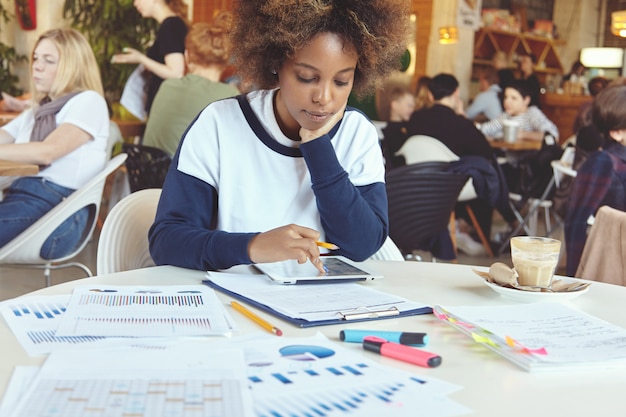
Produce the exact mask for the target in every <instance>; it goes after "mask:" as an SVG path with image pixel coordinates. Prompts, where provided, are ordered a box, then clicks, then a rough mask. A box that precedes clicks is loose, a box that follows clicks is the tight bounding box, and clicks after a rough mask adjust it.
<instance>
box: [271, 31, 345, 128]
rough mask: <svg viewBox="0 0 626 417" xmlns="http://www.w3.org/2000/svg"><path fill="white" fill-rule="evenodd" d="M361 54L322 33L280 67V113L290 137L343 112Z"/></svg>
mask: <svg viewBox="0 0 626 417" xmlns="http://www.w3.org/2000/svg"><path fill="white" fill-rule="evenodd" d="M356 63H357V55H356V52H354V50H353V48H352V46H351V45H344V43H343V41H342V40H341V38H340V37H339V36H337V35H336V34H333V33H326V32H325V33H320V34H318V35H316V36H315V37H314V38H313V39H311V42H310V43H309V44H307V45H306V46H305V47H303V48H302V49H301V50H299V51H297V52H296V54H295V56H294V57H293V58H292V59H287V60H286V61H285V62H284V63H283V65H282V66H281V68H280V69H279V70H278V86H279V88H280V90H279V91H278V94H277V98H276V110H275V111H276V116H277V118H278V123H279V125H280V127H281V129H282V130H283V133H285V135H286V136H288V137H290V138H292V139H294V138H296V137H297V135H298V132H299V130H300V128H301V127H302V128H304V129H307V130H317V129H319V128H320V127H322V126H324V125H325V124H326V123H327V122H328V120H329V119H330V118H331V116H332V115H333V114H336V113H337V112H343V110H344V108H345V106H346V104H347V102H348V96H349V95H350V91H351V90H352V84H353V83H354V72H355V70H356Z"/></svg>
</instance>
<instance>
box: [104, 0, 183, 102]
mask: <svg viewBox="0 0 626 417" xmlns="http://www.w3.org/2000/svg"><path fill="white" fill-rule="evenodd" d="M134 5H135V8H137V10H138V11H139V13H141V15H142V16H143V17H146V18H152V19H155V20H156V21H157V22H159V28H158V30H157V33H156V36H155V39H154V43H153V44H152V45H151V46H150V47H149V48H148V50H147V51H146V54H145V55H144V54H142V53H141V52H139V51H138V50H136V49H133V48H124V51H123V52H124V53H123V54H116V55H114V56H113V58H112V59H111V62H112V63H114V64H142V65H143V66H144V68H145V71H144V74H143V76H144V77H145V79H146V86H145V91H146V104H145V109H146V112H147V113H150V107H152V101H153V100H154V96H156V93H157V91H158V90H159V87H160V86H161V83H162V82H163V80H164V79H167V78H182V76H183V75H185V55H184V53H185V37H186V36H187V30H188V25H187V5H186V4H185V3H184V2H183V0H136V1H135V2H134Z"/></svg>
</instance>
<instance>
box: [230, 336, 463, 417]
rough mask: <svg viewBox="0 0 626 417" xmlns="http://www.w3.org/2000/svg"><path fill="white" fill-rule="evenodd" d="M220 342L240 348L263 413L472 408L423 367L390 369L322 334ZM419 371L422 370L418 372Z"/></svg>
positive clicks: (296, 416) (432, 412) (302, 415)
mask: <svg viewBox="0 0 626 417" xmlns="http://www.w3.org/2000/svg"><path fill="white" fill-rule="evenodd" d="M219 344H220V345H227V346H230V347H237V348H241V349H242V350H243V351H244V353H245V359H246V364H247V367H248V381H249V385H250V388H251V390H252V395H253V403H254V409H255V411H256V414H257V415H258V416H293V417H306V416H322V415H326V416H334V415H348V414H349V415H354V416H394V417H403V416H407V417H409V416H410V417H414V416H415V415H416V411H415V410H419V411H420V412H419V414H420V415H427V416H429V417H443V416H459V415H465V414H468V413H470V412H471V410H469V409H468V408H467V407H465V406H463V405H461V404H459V403H457V402H455V401H452V400H450V399H449V398H447V395H449V394H451V393H453V392H456V391H458V390H460V389H462V387H461V386H458V385H455V384H450V383H448V382H445V381H441V380H437V379H435V378H431V377H428V376H424V375H423V374H422V373H420V372H419V369H420V368H419V367H417V366H414V365H407V366H406V372H405V371H400V370H396V369H395V368H389V367H386V366H382V365H379V364H377V363H376V362H373V361H371V360H369V359H368V358H367V356H368V355H369V354H370V353H365V352H364V354H359V353H355V352H354V351H353V350H348V349H346V348H344V347H343V346H342V344H338V343H334V342H332V341H330V340H328V338H326V337H324V336H323V335H321V334H317V335H316V336H312V337H306V338H285V337H273V336H269V335H266V334H265V333H258V334H253V335H250V336H246V337H241V338H236V339H232V340H229V341H228V342H219ZM415 370H417V372H413V371H415Z"/></svg>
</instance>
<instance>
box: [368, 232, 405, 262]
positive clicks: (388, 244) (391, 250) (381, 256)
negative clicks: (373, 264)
mask: <svg viewBox="0 0 626 417" xmlns="http://www.w3.org/2000/svg"><path fill="white" fill-rule="evenodd" d="M368 259H371V260H374V261H404V256H402V252H401V251H400V249H399V248H398V247H397V246H396V244H395V243H394V241H393V240H391V238H390V237H389V236H387V239H386V240H385V243H383V246H381V247H380V249H378V252H376V253H375V254H373V255H372V256H370V257H369V258H368Z"/></svg>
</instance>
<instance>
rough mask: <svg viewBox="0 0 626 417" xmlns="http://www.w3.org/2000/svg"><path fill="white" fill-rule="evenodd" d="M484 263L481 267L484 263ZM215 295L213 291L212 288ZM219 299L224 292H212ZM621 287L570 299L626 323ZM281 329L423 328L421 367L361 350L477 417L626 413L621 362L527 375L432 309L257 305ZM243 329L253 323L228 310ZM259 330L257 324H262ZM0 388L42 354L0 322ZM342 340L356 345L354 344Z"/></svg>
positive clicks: (464, 285) (443, 290) (394, 282)
mask: <svg viewBox="0 0 626 417" xmlns="http://www.w3.org/2000/svg"><path fill="white" fill-rule="evenodd" d="M370 265H371V266H372V267H374V268H376V269H377V270H379V271H381V272H383V273H384V274H385V279H383V280H380V281H375V282H371V283H369V284H368V285H371V286H372V287H373V288H376V289H379V290H382V291H387V292H389V293H394V294H397V295H400V296H403V297H406V298H410V299H414V300H416V301H420V302H423V303H427V304H431V305H435V304H441V305H502V304H513V303H514V302H513V301H508V300H507V299H505V298H502V297H500V296H499V295H498V294H496V293H495V292H493V291H492V290H490V289H489V288H487V287H486V286H485V285H484V284H483V283H482V282H481V281H482V280H481V278H479V277H478V276H476V275H475V274H474V273H473V272H472V271H471V267H470V266H467V265H453V264H435V263H426V262H423V263H422V262H384V261H371V262H370ZM483 270H484V269H483ZM204 275H205V274H204V272H202V271H191V270H185V269H180V268H174V267H154V268H147V269H141V270H136V271H129V272H123V273H118V274H111V275H103V276H97V277H93V278H86V279H82V280H77V281H71V282H67V283H64V284H60V285H56V286H53V287H49V288H45V289H43V290H39V291H35V292H34V293H32V294H37V295H44V294H48V295H51V294H69V293H70V292H71V291H72V288H73V287H75V286H76V285H81V284H87V283H91V284H93V283H101V284H113V285H167V284H179V285H180V284H198V283H200V281H201V280H202V279H203V278H204ZM218 294H219V293H218ZM219 297H220V299H221V300H223V301H224V303H225V304H226V303H228V302H229V301H230V300H231V298H230V297H228V296H225V295H223V294H219ZM625 303H626V287H620V286H614V285H609V284H603V283H594V284H593V285H591V287H590V289H589V291H588V292H587V293H586V294H584V295H582V296H580V297H578V298H576V299H574V300H572V301H571V302H570V304H571V305H572V306H574V307H576V308H579V309H580V310H582V311H585V312H587V313H589V314H592V315H594V316H596V317H599V318H602V319H604V320H607V321H609V322H612V323H614V324H617V325H619V326H621V327H624V328H626V314H624V313H625V309H624V304H625ZM259 314H260V315H261V316H263V317H264V318H266V319H267V320H268V321H270V322H271V323H272V324H274V325H276V326H278V327H280V328H281V329H282V330H283V332H284V333H285V335H286V336H290V337H298V336H311V335H313V334H315V333H316V332H318V331H321V332H322V333H324V334H325V335H326V336H328V337H329V338H331V339H332V340H337V341H338V340H339V339H338V334H339V330H341V329H343V328H360V329H385V330H395V331H422V332H427V333H428V334H429V337H430V343H429V345H428V346H427V347H426V348H424V349H426V350H429V351H432V352H435V353H437V354H439V355H441V356H442V358H443V364H442V365H441V366H440V367H438V368H432V369H426V368H421V367H418V366H413V365H408V364H405V363H403V362H398V361H395V360H393V359H388V358H385V357H382V356H377V355H375V354H373V353H372V354H370V353H369V352H368V353H367V355H368V357H369V358H371V359H373V360H377V361H380V362H382V363H384V364H386V365H389V366H396V367H400V368H403V369H408V370H410V371H412V372H415V373H416V374H418V375H420V374H421V375H428V376H433V377H436V378H440V379H443V380H445V381H448V382H452V383H456V384H459V385H461V386H463V387H464V388H463V389H462V390H461V391H459V392H457V393H455V394H453V395H451V398H453V399H455V400H456V401H458V402H460V403H462V404H464V405H466V406H468V407H470V408H472V409H474V410H475V414H474V415H476V416H481V417H489V416H507V417H514V416H532V415H536V416H568V417H574V416H584V417H589V416H624V415H626V405H625V404H626V400H624V394H625V393H626V392H625V391H624V389H625V388H626V369H624V368H623V367H622V368H621V369H615V370H610V369H607V370H592V371H590V370H586V371H562V372H549V373H538V374H531V373H528V372H526V371H523V370H521V369H520V368H518V367H517V366H515V365H513V364H512V363H510V362H509V361H507V360H506V359H504V358H503V357H501V356H499V355H497V354H496V353H493V352H491V351H490V350H488V349H487V348H485V347H483V346H480V345H478V344H476V343H474V342H473V341H472V340H471V339H470V338H469V337H467V336H465V335H464V334H462V333H460V332H459V331H457V330H455V329H453V328H452V327H451V326H449V325H447V324H445V323H443V322H441V321H439V320H438V319H436V318H435V317H434V316H433V315H430V314H429V315H422V316H413V317H406V318H400V319H391V320H379V321H372V322H361V323H353V324H348V325H334V326H323V327H315V328H310V329H299V328H296V327H294V326H292V325H290V324H288V323H286V322H282V321H280V320H278V319H276V318H274V317H272V316H270V315H267V314H265V313H262V312H260V313H259ZM232 316H233V318H235V320H237V322H238V324H239V325H240V327H241V329H242V331H243V332H244V333H245V332H252V331H259V330H260V327H258V326H257V325H256V324H254V323H252V322H251V321H249V320H247V319H244V318H243V317H242V316H241V315H239V314H237V313H236V312H234V311H233V314H232ZM261 331H262V330H261ZM0 340H2V355H0V392H3V391H4V388H5V387H6V384H7V383H8V380H9V377H10V375H11V372H12V370H13V368H14V366H16V365H39V364H41V363H42V362H43V358H30V357H28V356H27V355H26V353H25V352H24V351H23V350H22V348H21V346H20V345H19V343H18V342H17V340H16V339H15V337H14V336H13V334H12V333H11V331H10V330H9V329H8V327H7V326H6V324H5V323H4V322H3V323H2V324H0ZM345 346H347V347H349V348H351V349H354V350H355V351H361V350H362V349H361V347H360V345H359V344H352V343H351V344H345Z"/></svg>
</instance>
